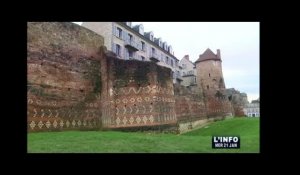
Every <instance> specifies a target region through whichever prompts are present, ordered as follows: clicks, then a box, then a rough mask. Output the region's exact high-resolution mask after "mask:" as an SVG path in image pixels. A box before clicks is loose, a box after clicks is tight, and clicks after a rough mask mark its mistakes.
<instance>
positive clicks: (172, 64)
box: [171, 59, 174, 67]
mask: <svg viewBox="0 0 300 175" xmlns="http://www.w3.org/2000/svg"><path fill="white" fill-rule="evenodd" d="M171 66H172V67H174V63H173V60H172V59H171Z"/></svg>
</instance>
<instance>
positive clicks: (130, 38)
mask: <svg viewBox="0 0 300 175" xmlns="http://www.w3.org/2000/svg"><path fill="white" fill-rule="evenodd" d="M128 39H129V41H130V42H131V41H132V39H133V37H132V35H130V34H129V33H128Z"/></svg>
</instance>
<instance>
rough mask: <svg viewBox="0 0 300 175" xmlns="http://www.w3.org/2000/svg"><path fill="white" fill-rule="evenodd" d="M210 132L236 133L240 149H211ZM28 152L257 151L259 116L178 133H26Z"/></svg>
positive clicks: (216, 123)
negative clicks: (239, 139)
mask: <svg viewBox="0 0 300 175" xmlns="http://www.w3.org/2000/svg"><path fill="white" fill-rule="evenodd" d="M212 135H239V136H240V138H241V149H212V148H211V140H212ZM27 150H28V152H29V153H259V118H233V119H227V120H223V121H218V122H214V123H211V124H209V125H207V126H206V127H204V128H201V129H196V130H194V131H191V132H188V133H185V134H181V135H174V134H163V133H145V132H144V133H143V132H117V131H65V132H41V133H29V134H28V148H27Z"/></svg>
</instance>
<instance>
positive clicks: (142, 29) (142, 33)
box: [139, 24, 144, 35]
mask: <svg viewBox="0 0 300 175" xmlns="http://www.w3.org/2000/svg"><path fill="white" fill-rule="evenodd" d="M139 33H140V34H141V35H144V26H143V25H142V24H141V25H140V26H139Z"/></svg>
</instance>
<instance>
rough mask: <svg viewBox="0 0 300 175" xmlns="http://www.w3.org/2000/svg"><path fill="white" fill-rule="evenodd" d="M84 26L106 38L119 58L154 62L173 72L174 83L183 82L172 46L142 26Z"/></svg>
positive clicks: (126, 24)
mask: <svg viewBox="0 0 300 175" xmlns="http://www.w3.org/2000/svg"><path fill="white" fill-rule="evenodd" d="M82 26H83V27H85V28H88V29H90V30H92V31H94V32H96V33H98V34H99V35H101V36H103V37H104V45H105V46H106V48H107V49H108V50H110V51H113V52H114V53H116V55H117V56H118V58H120V59H125V60H130V59H135V60H140V61H153V62H156V63H157V65H160V66H164V67H168V68H170V69H171V70H172V75H171V76H172V77H173V83H178V84H180V82H181V81H182V79H181V77H180V73H179V71H180V70H179V60H178V59H177V58H176V57H175V55H174V52H173V49H172V46H171V45H169V44H168V43H167V42H164V41H162V39H161V38H156V37H154V33H153V32H152V31H150V32H145V31H144V27H143V25H142V24H140V25H135V26H132V23H131V22H83V23H82Z"/></svg>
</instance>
